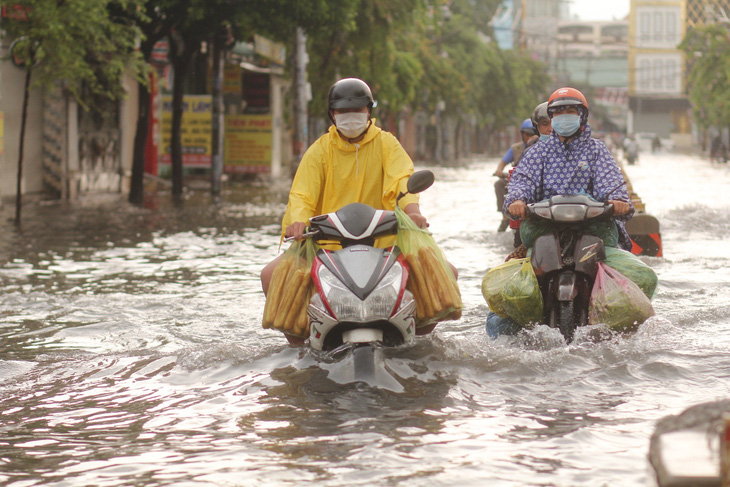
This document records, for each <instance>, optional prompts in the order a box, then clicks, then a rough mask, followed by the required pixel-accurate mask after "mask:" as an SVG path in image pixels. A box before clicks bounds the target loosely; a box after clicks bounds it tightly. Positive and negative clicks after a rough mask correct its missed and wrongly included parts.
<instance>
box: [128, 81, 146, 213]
mask: <svg viewBox="0 0 730 487" xmlns="http://www.w3.org/2000/svg"><path fill="white" fill-rule="evenodd" d="M137 86H138V90H139V94H138V98H137V108H138V112H137V129H136V132H135V134H134V154H133V156H132V179H131V181H130V184H129V202H130V203H132V204H135V205H141V204H142V203H143V202H144V166H145V155H146V148H147V132H148V131H149V126H150V90H149V89H148V88H147V86H146V85H145V84H143V83H138V84H137Z"/></svg>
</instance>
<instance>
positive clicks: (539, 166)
mask: <svg viewBox="0 0 730 487" xmlns="http://www.w3.org/2000/svg"><path fill="white" fill-rule="evenodd" d="M622 183H624V177H623V174H622V173H621V169H620V168H619V167H618V164H616V161H615V160H614V159H613V156H612V155H611V152H610V151H609V150H608V148H607V147H606V144H604V143H603V142H601V141H600V140H596V139H594V138H592V137H591V128H590V126H588V125H586V126H585V128H584V130H583V133H581V134H580V135H579V136H578V137H576V138H575V139H573V140H571V141H570V142H568V144H567V145H566V144H563V143H562V142H561V141H560V139H559V138H558V136H557V135H556V134H555V133H553V135H552V136H551V137H550V138H549V139H547V140H542V141H539V142H538V143H537V144H535V145H534V146H533V147H532V148H531V149H530V150H529V151H527V152H526V153H525V154H524V155H523V156H522V160H521V161H520V164H519V166H517V168H516V169H515V171H514V172H513V173H512V177H511V179H510V181H509V186H508V191H509V192H508V193H507V196H506V197H505V200H504V209H503V210H504V212H505V213H508V211H507V208H509V205H511V204H512V203H513V202H514V201H517V200H522V201H524V202H525V203H535V202H538V201H542V200H544V199H547V198H550V197H552V196H555V195H564V194H578V193H581V192H584V193H586V194H588V195H590V196H592V197H593V198H594V199H595V200H597V201H607V200H609V199H612V200H621V201H626V202H629V204H631V199H630V198H629V193H628V190H627V189H626V185H625V184H622ZM633 214H634V207H633V204H631V210H630V211H629V213H628V214H626V215H622V216H619V217H616V218H615V219H614V221H615V222H616V226H617V227H618V234H619V239H618V242H619V246H620V247H621V248H623V249H626V250H630V249H631V239H630V238H629V234H628V233H627V232H626V226H625V222H626V221H627V220H629V219H630V218H631V217H632V216H633Z"/></svg>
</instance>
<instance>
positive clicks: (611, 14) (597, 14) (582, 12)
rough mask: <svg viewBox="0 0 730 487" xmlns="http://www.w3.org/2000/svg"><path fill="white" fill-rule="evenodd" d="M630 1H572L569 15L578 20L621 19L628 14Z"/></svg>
mask: <svg viewBox="0 0 730 487" xmlns="http://www.w3.org/2000/svg"><path fill="white" fill-rule="evenodd" d="M630 4H631V0H572V1H570V3H569V5H570V7H569V9H570V13H571V15H577V16H578V18H579V19H580V20H614V19H617V20H618V19H623V18H624V17H625V16H626V15H628V13H629V8H630Z"/></svg>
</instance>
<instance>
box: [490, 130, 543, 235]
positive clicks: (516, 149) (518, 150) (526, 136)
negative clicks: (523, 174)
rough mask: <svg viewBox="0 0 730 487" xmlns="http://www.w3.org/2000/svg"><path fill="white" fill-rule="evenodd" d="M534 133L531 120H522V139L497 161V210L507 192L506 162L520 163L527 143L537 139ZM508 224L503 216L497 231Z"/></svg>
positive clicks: (500, 207)
mask: <svg viewBox="0 0 730 487" xmlns="http://www.w3.org/2000/svg"><path fill="white" fill-rule="evenodd" d="M536 135H537V128H536V127H535V126H534V125H533V123H532V120H531V119H529V118H526V119H525V120H523V121H522V124H521V125H520V137H521V138H522V141H520V142H515V143H514V144H512V145H511V146H510V147H509V149H508V150H507V152H506V153H505V154H504V156H503V157H502V160H501V161H499V164H498V165H497V169H496V170H495V171H494V176H497V177H498V178H499V179H497V182H496V183H494V192H495V194H496V195H497V211H502V207H503V205H504V195H505V194H507V176H506V175H505V174H504V168H505V167H506V166H507V164H512V167H517V164H519V163H520V159H522V154H523V153H524V151H525V149H526V148H527V147H528V145H530V143H534V142H536V141H537V137H536ZM508 225H509V218H507V217H506V216H505V217H504V218H503V219H502V222H501V223H500V224H499V228H498V229H497V231H498V232H504V231H505V230H507V226H508Z"/></svg>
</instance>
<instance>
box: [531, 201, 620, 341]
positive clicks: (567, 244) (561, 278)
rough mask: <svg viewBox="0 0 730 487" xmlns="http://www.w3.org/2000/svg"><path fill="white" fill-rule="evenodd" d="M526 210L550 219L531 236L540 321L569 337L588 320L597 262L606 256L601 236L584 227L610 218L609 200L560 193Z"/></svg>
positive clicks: (538, 217)
mask: <svg viewBox="0 0 730 487" xmlns="http://www.w3.org/2000/svg"><path fill="white" fill-rule="evenodd" d="M526 214H527V218H529V219H537V220H543V221H548V222H550V228H551V231H550V232H549V233H547V234H545V235H542V236H540V237H538V238H537V239H536V240H535V243H534V245H533V247H532V256H531V258H530V262H531V264H532V267H533V269H534V271H535V275H536V276H537V280H538V283H539V284H540V291H541V293H542V299H543V319H544V321H543V323H545V324H547V325H548V326H550V327H553V328H558V329H559V330H560V332H561V333H562V334H563V336H564V337H565V340H566V341H567V342H570V341H572V340H573V336H574V334H575V330H576V328H577V327H579V326H583V325H586V324H587V323H588V305H589V302H590V297H591V291H592V290H593V284H594V281H595V278H596V273H597V272H598V263H599V262H601V261H603V260H605V258H606V254H605V250H604V245H603V241H602V240H601V239H600V238H598V237H596V236H593V235H588V234H586V233H585V230H586V226H587V225H588V224H590V223H594V222H598V221H602V220H608V219H610V218H611V217H612V216H613V205H612V204H610V203H602V202H597V201H594V200H592V199H591V198H589V197H588V196H585V195H570V196H562V195H561V196H553V197H552V198H550V199H549V200H546V201H541V202H539V203H532V204H529V205H527V211H526Z"/></svg>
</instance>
